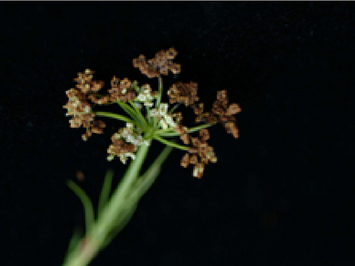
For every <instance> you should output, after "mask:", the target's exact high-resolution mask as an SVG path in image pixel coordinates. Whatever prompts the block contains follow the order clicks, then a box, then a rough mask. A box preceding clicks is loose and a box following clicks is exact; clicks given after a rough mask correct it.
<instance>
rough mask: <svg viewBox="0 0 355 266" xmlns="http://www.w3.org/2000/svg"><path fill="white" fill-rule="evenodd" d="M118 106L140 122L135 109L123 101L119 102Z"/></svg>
mask: <svg viewBox="0 0 355 266" xmlns="http://www.w3.org/2000/svg"><path fill="white" fill-rule="evenodd" d="M117 104H118V105H119V106H120V107H121V108H122V109H123V111H125V112H126V113H127V114H128V115H129V116H130V117H132V119H133V120H135V121H137V122H139V120H138V116H137V114H136V111H135V110H134V109H133V108H131V107H130V106H129V105H128V104H126V103H124V102H121V101H117Z"/></svg>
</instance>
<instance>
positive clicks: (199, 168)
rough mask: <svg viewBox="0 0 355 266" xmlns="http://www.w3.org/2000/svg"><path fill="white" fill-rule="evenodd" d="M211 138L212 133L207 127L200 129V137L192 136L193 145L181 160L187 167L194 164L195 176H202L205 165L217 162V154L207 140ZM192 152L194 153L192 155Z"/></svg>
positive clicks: (182, 164)
mask: <svg viewBox="0 0 355 266" xmlns="http://www.w3.org/2000/svg"><path fill="white" fill-rule="evenodd" d="M209 138H210V133H209V131H208V130H207V129H205V128H204V129H201V130H200V131H199V137H195V138H193V137H190V140H191V142H192V145H193V147H191V148H190V149H189V151H188V152H189V153H186V154H185V155H184V157H183V158H182V160H181V166H182V167H184V168H186V167H187V166H188V165H189V164H192V165H194V169H193V176H194V177H197V178H199V179H200V178H201V177H202V175H203V171H204V169H205V165H207V164H209V163H210V162H211V163H216V162H217V157H216V154H215V153H214V149H213V147H211V146H209V145H208V143H207V140H209ZM190 154H192V155H190Z"/></svg>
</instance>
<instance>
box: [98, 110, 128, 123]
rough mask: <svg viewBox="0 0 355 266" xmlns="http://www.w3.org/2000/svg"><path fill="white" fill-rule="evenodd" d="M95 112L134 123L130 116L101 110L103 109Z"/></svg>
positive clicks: (102, 115)
mask: <svg viewBox="0 0 355 266" xmlns="http://www.w3.org/2000/svg"><path fill="white" fill-rule="evenodd" d="M94 114H95V115H97V116H101V117H108V118H113V119H116V120H120V121H124V122H127V123H134V122H133V121H132V120H131V119H129V118H128V117H126V116H124V115H119V114H114V113H110V112H101V111H98V112H94Z"/></svg>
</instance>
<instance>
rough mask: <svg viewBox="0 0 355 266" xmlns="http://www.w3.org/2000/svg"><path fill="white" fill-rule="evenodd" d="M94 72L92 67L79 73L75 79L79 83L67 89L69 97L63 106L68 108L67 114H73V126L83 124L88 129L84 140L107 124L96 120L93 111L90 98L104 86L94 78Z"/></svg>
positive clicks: (83, 136) (98, 132)
mask: <svg viewBox="0 0 355 266" xmlns="http://www.w3.org/2000/svg"><path fill="white" fill-rule="evenodd" d="M93 73H94V72H93V71H92V70H90V69H86V70H85V71H84V72H83V73H81V72H79V73H78V77H77V78H75V79H74V81H76V83H77V84H76V86H75V88H72V89H70V90H68V91H66V95H67V97H68V98H69V99H68V102H67V104H66V105H64V106H63V108H65V109H67V113H66V116H73V117H72V118H71V119H70V120H69V123H70V127H71V128H79V127H81V126H82V127H84V128H86V129H87V130H86V133H85V134H83V135H82V138H83V140H87V139H88V137H89V136H91V135H92V133H95V134H101V133H102V131H103V128H105V126H106V125H105V123H104V122H103V121H100V120H99V121H94V119H95V114H94V113H93V112H92V104H91V102H90V100H91V99H92V97H93V96H94V95H95V94H96V93H97V92H98V91H99V90H100V89H101V88H102V87H103V82H102V81H95V80H93ZM91 101H92V100H91ZM92 102H94V101H92ZM94 103H96V102H94Z"/></svg>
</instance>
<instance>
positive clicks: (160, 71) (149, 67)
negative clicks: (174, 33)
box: [133, 48, 181, 78]
mask: <svg viewBox="0 0 355 266" xmlns="http://www.w3.org/2000/svg"><path fill="white" fill-rule="evenodd" d="M176 55H177V51H176V50H175V48H170V49H168V50H167V51H164V50H161V51H159V52H157V53H156V54H155V57H154V58H152V59H149V60H148V61H147V60H146V57H145V56H144V55H139V57H138V58H135V59H133V66H134V67H135V68H139V70H140V71H141V73H142V74H144V75H146V76H147V77H148V78H154V77H160V75H168V74H169V71H171V72H172V73H173V74H178V73H180V68H181V67H180V64H176V63H173V61H172V60H173V59H174V58H175V56H176Z"/></svg>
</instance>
